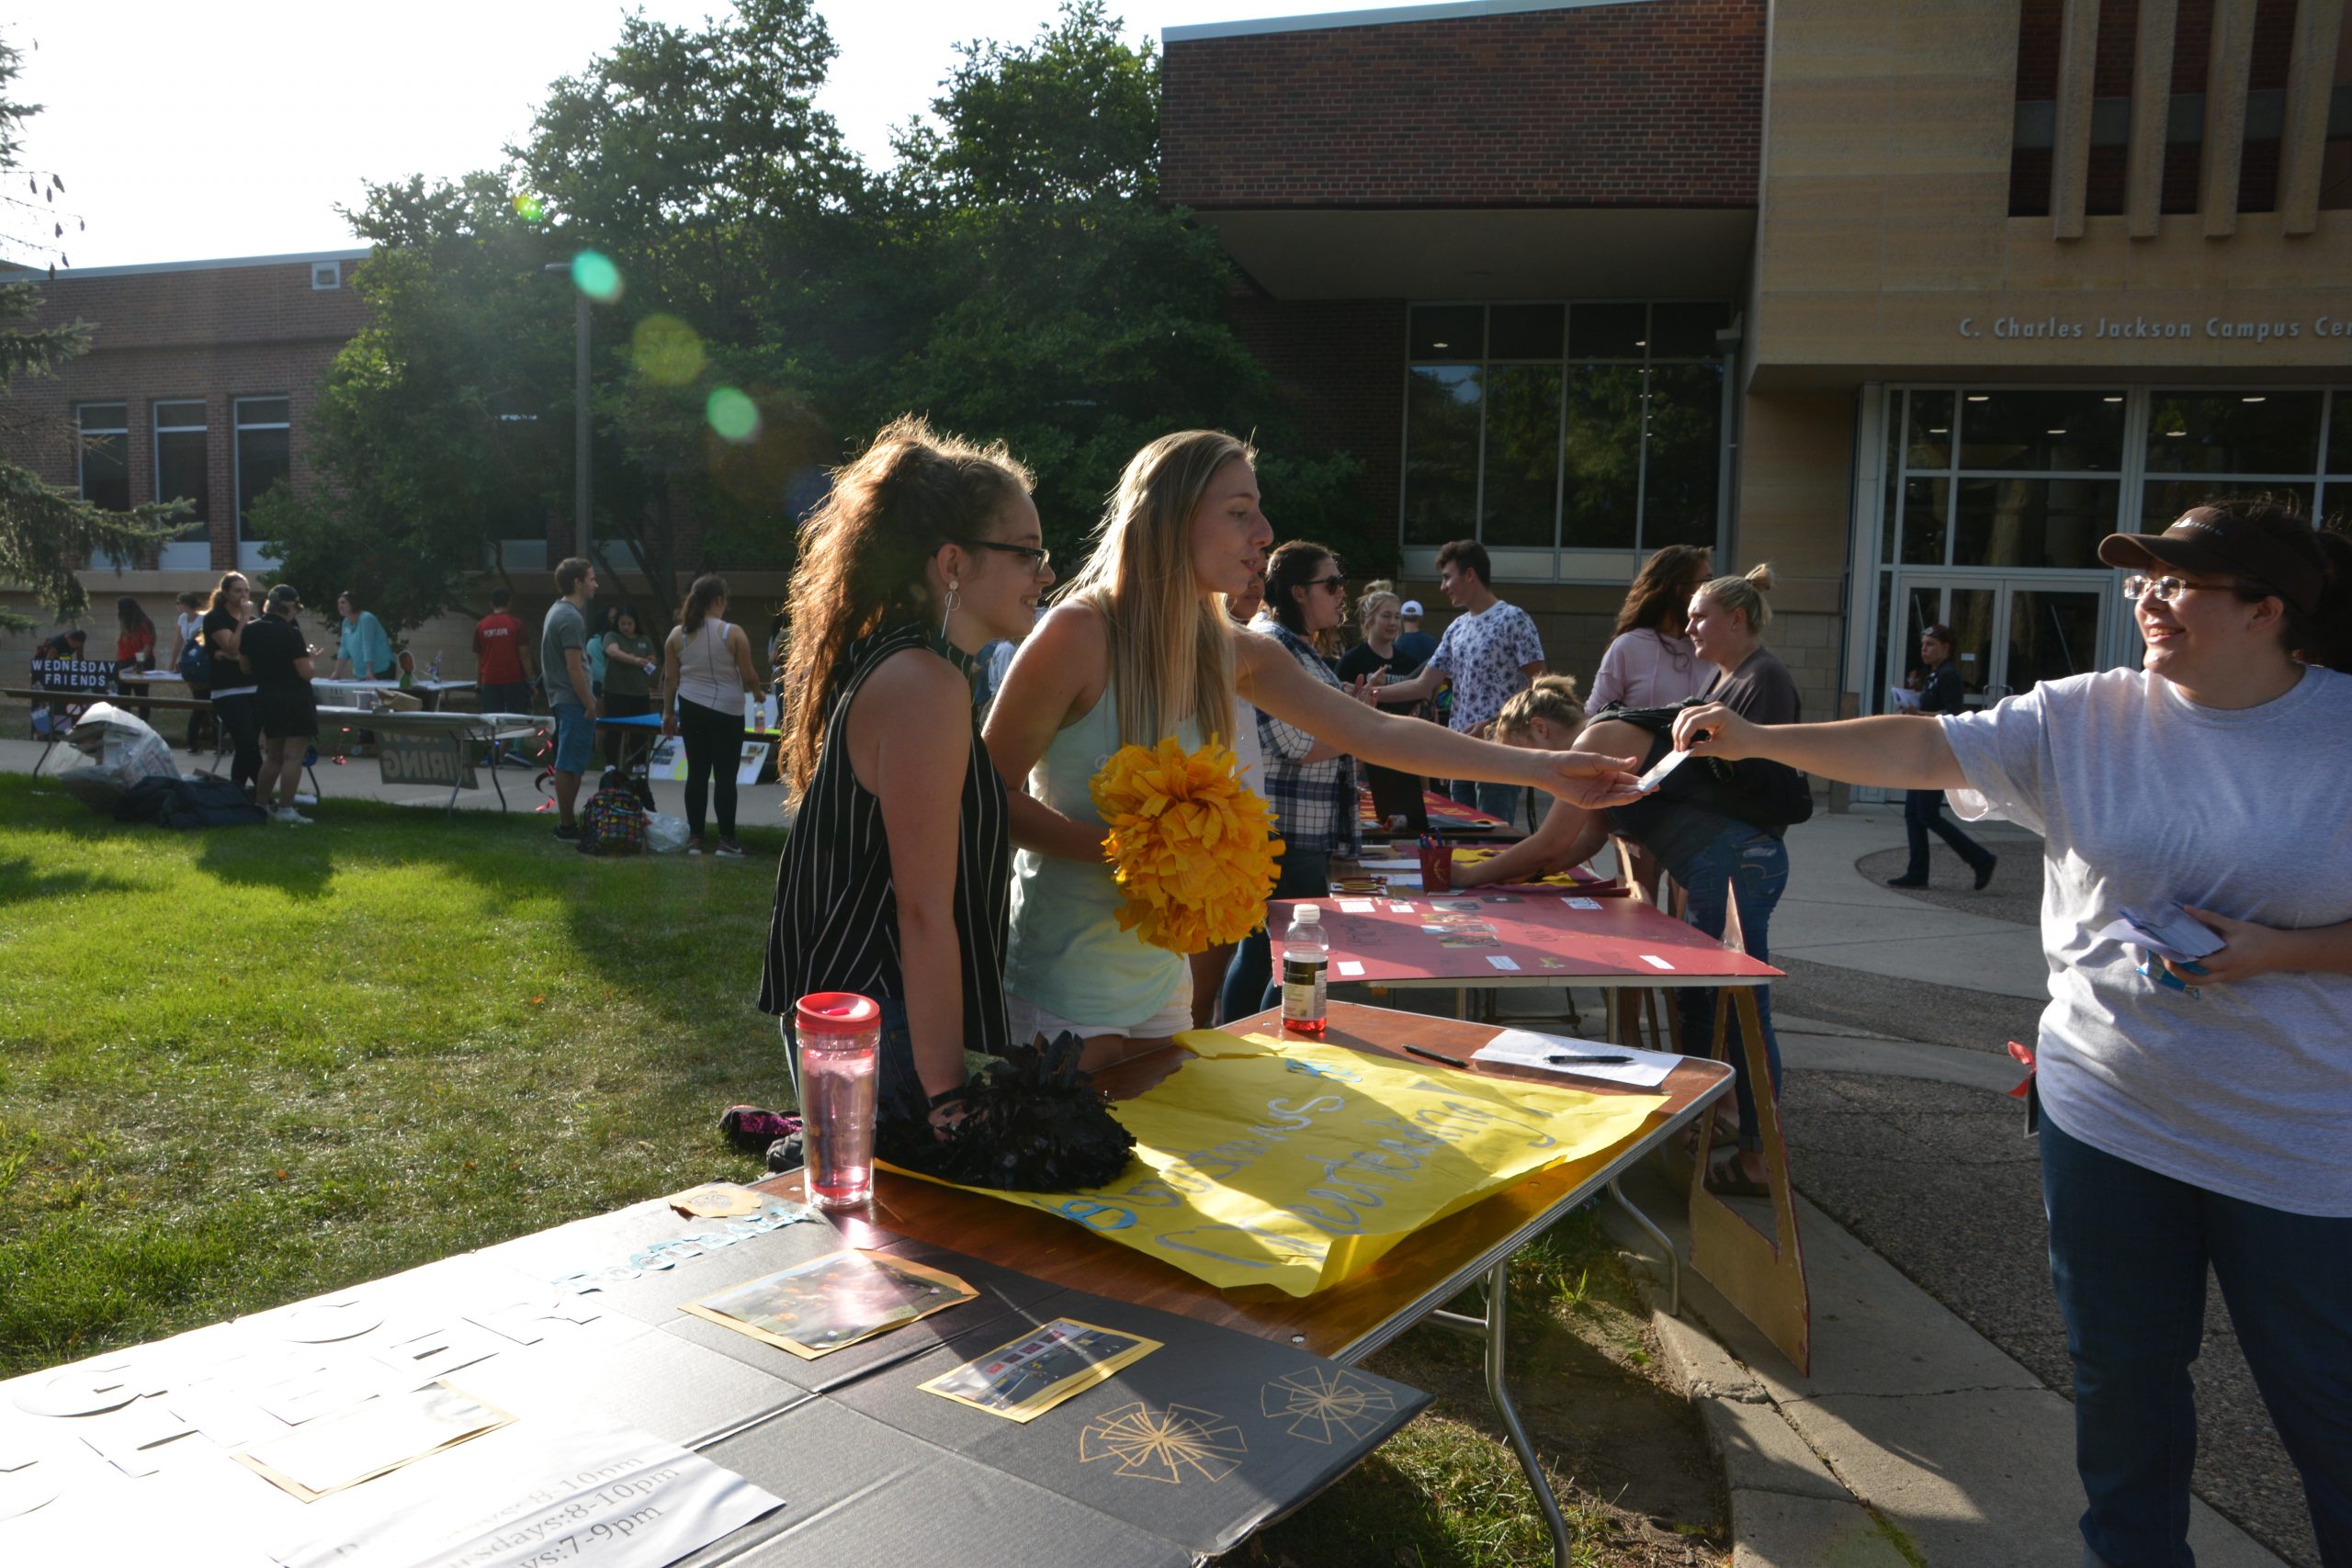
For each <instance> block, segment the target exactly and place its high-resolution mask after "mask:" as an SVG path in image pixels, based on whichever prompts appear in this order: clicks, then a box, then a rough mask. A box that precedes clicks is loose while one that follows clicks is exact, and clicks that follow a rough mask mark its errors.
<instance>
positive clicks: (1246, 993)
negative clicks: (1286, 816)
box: [1217, 850, 1331, 1021]
mask: <svg viewBox="0 0 2352 1568" xmlns="http://www.w3.org/2000/svg"><path fill="white" fill-rule="evenodd" d="M1330 893H1331V855H1330V852H1329V851H1328V850H1284V851H1283V858H1282V865H1281V868H1280V870H1278V871H1277V872H1276V873H1275V875H1274V890H1273V891H1272V893H1270V894H1268V895H1267V897H1269V898H1326V897H1330ZM1273 973H1274V944H1273V938H1272V933H1270V932H1269V931H1267V930H1266V928H1265V927H1263V926H1260V927H1259V928H1258V929H1257V930H1256V931H1251V932H1250V934H1249V935H1248V936H1245V937H1243V938H1242V939H1241V945H1239V946H1238V947H1237V948H1235V949H1234V950H1233V956H1232V958H1230V959H1229V960H1227V963H1226V965H1225V984H1224V986H1223V987H1220V988H1219V989H1218V991H1217V1008H1218V1010H1219V1011H1220V1012H1221V1013H1222V1014H1223V1015H1224V1017H1225V1018H1226V1019H1227V1020H1228V1021H1230V1020H1232V1019H1237V1018H1248V1017H1249V1016H1250V1014H1251V1013H1253V1012H1256V1011H1258V1010H1260V1009H1261V1008H1270V1007H1272V1006H1273V1005H1274V1004H1275V1003H1276V1002H1278V1001H1280V1000H1282V996H1283V988H1282V987H1281V986H1279V985H1277V984H1275V983H1274V979H1273Z"/></svg>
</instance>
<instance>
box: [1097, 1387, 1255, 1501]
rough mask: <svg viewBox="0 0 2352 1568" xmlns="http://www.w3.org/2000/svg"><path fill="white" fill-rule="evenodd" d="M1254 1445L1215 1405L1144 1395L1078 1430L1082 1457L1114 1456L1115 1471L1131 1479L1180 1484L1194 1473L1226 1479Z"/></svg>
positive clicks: (1208, 1478) (1204, 1478)
mask: <svg viewBox="0 0 2352 1568" xmlns="http://www.w3.org/2000/svg"><path fill="white" fill-rule="evenodd" d="M1249 1452H1250V1445H1249V1443H1248V1441H1247V1440H1245V1439H1244V1438H1242V1436H1241V1430H1240V1428H1239V1427H1235V1426H1233V1425H1231V1424H1230V1423H1228V1422H1227V1420H1226V1419H1225V1417H1224V1416H1219V1415H1218V1414H1217V1413H1216V1411H1214V1410H1196V1409H1194V1408H1193V1406H1191V1405H1189V1404H1171V1405H1169V1406H1168V1407H1167V1408H1166V1409H1164V1410H1156V1409H1154V1408H1152V1407H1151V1406H1150V1405H1148V1404H1145V1403H1144V1402H1143V1401H1141V1400H1137V1401H1136V1402H1135V1403H1134V1404H1122V1405H1120V1406H1119V1407H1118V1408H1117V1409H1116V1410H1111V1411H1106V1412H1104V1413H1103V1415H1100V1416H1096V1417H1095V1418H1094V1419H1093V1420H1091V1421H1089V1422H1088V1423H1087V1424H1086V1426H1085V1428H1084V1429H1083V1430H1081V1431H1080V1433H1079V1435H1078V1461H1079V1463H1080V1464H1091V1463H1093V1462H1094V1461H1096V1460H1102V1459H1107V1460H1110V1461H1114V1464H1115V1467H1116V1468H1115V1469H1114V1471H1113V1473H1114V1474H1115V1475H1118V1476H1121V1477H1123V1478H1125V1479H1126V1480H1130V1481H1160V1482H1165V1483H1168V1484H1169V1485H1170V1486H1180V1485H1182V1484H1183V1483H1184V1481H1185V1480H1186V1479H1187V1478H1188V1477H1190V1478H1193V1479H1198V1480H1202V1481H1222V1480H1224V1479H1225V1478H1226V1477H1227V1476H1228V1475H1230V1474H1232V1473H1233V1472H1235V1471H1236V1470H1238V1469H1239V1468H1240V1467H1241V1461H1242V1460H1243V1459H1244V1458H1246V1457H1248V1455H1249Z"/></svg>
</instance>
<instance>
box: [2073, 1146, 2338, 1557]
mask: <svg viewBox="0 0 2352 1568" xmlns="http://www.w3.org/2000/svg"><path fill="white" fill-rule="evenodd" d="M2041 1201H2042V1204H2043V1206H2044V1208H2046V1209H2047V1210H2048V1212H2049V1215H2050V1277H2051V1282H2052V1284H2053V1285H2055V1286H2056V1287H2057V1292H2058V1310H2059V1311H2060V1313H2061V1314H2064V1317H2065V1320H2066V1353H2067V1355H2068V1356H2069V1357H2070V1358H2072V1359H2073V1361H2074V1363H2075V1468H2076V1469H2077V1470H2079V1471H2080V1472H2082V1479H2083V1491H2084V1493H2085V1495H2086V1496H2087V1497H2088V1499H2089V1502H2090V1506H2089V1507H2088V1508H2087V1509H2086V1510H2085V1512H2084V1514H2083V1523H2082V1529H2083V1541H2084V1544H2085V1547H2086V1556H2085V1558H2084V1561H2085V1562H2097V1561H2098V1560H2101V1559H2103V1560H2105V1562H2109V1563H2111V1564H2113V1568H2188V1563H2189V1562H2190V1558H2189V1554H2188V1474H2189V1467H2190V1465H2191V1463H2192V1462H2193V1461H2195V1459H2196V1457H2197V1409H2196V1402H2195V1398H2194V1396H2193V1394H2192V1393H2191V1392H2190V1388H2189V1382H2188V1364H2189V1363H2190V1362H2191V1361H2193V1360H2195V1359H2197V1351H2198V1347H2199V1342H2200V1341H2201V1340H2202V1338H2203V1337H2204V1332H2205V1271H2206V1269H2207V1267H2208V1266H2209V1265H2210V1266H2211V1269H2212V1271H2213V1277H2214V1278H2215V1279H2216V1280H2220V1281H2221V1286H2222V1300H2223V1301H2224V1302H2226V1303H2228V1304H2229V1309H2230V1322H2231V1323H2232V1324H2233V1325H2234V1326H2235V1327H2236V1329H2237V1335H2238V1344H2239V1347H2240V1348H2242V1349H2244V1350H2245V1359H2246V1365H2247V1366H2248V1367H2249V1368H2251V1369H2252V1370H2253V1372H2254V1381H2255V1386H2256V1387H2257V1388H2259V1389H2260V1390H2261V1391H2262V1402H2263V1404H2266V1405H2267V1406H2268V1407H2269V1410H2270V1419H2271V1420H2272V1421H2273V1422H2275V1423H2276V1424H2277V1425H2278V1436H2279V1438H2280V1439H2281V1440H2282V1441H2283V1442H2284V1443H2285V1444H2286V1446H2287V1452H2288V1455H2289V1456H2290V1458H2292V1459H2293V1460H2294V1461H2295V1468H2296V1469H2297V1470H2299V1471H2301V1472H2302V1477H2303V1496H2304V1499H2305V1500H2306V1502H2307V1503H2308V1504H2309V1506H2310V1507H2311V1514H2312V1529H2313V1532H2314V1533H2315V1534H2316V1535H2317V1536H2318V1537H2319V1555H2320V1561H2321V1562H2324V1563H2325V1564H2327V1565H2328V1568H2346V1565H2352V1219H2326V1218H2322V1217H2318V1216H2315V1215H2311V1214H2291V1213H2287V1212H2286V1211H2284V1210H2281V1209H2269V1208H2265V1207H2263V1206H2262V1205H2261V1204H2259V1203H2250V1202H2247V1201H2245V1200H2244V1199H2240V1198H2225V1197H2223V1196H2222V1195H2221V1194H2220V1193H2218V1192H2210V1191H2207V1190H2205V1189H2203V1188H2200V1187H2192V1186H2190V1185H2189V1184H2188V1182H2185V1181H2177V1180H2175V1179H2173V1178H2171V1177H2168V1176H2159V1175H2157V1174H2156V1173H2155V1172H2154V1171H2152V1170H2148V1169H2145V1168H2143V1167H2140V1166H2137V1165H2134V1164H2132V1163H2131V1161H2129V1160H2124V1159H2119V1158H2117V1157H2116V1156H2113V1155H2110V1154H2108V1153H2106V1152H2105V1151H2103V1150H2100V1149H2096V1148H2093V1147H2092V1146H2091V1145H2088V1144H2086V1143H2084V1142H2082V1141H2081V1140H2080V1139H2077V1138H2074V1137H2070V1136H2068V1135H2067V1134H2066V1133H2065V1132H2064V1131H2063V1130H2062V1129H2060V1127H2059V1126H2058V1124H2057V1122H2054V1121H2053V1120H2052V1119H2051V1117H2050V1116H2049V1114H2048V1113H2047V1112H2046V1111H2045V1112H2044V1113H2043V1115H2042V1118H2041ZM2087 1553H2096V1556H2091V1555H2088V1554H2087Z"/></svg>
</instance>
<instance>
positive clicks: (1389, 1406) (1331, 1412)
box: [1258, 1367, 1397, 1443]
mask: <svg viewBox="0 0 2352 1568" xmlns="http://www.w3.org/2000/svg"><path fill="white" fill-rule="evenodd" d="M1258 1408H1259V1409H1260V1410H1261V1412H1263V1413H1264V1414H1265V1416H1266V1417H1267V1418H1268V1419H1269V1420H1273V1421H1286V1422H1288V1423H1289V1424H1290V1435H1291V1436H1292V1437H1294V1438H1306V1440H1307V1441H1308V1442H1310V1443H1329V1441H1331V1434H1332V1431H1333V1430H1334V1429H1335V1428H1336V1429H1337V1430H1338V1431H1340V1433H1341V1434H1343V1435H1344V1436H1345V1437H1347V1438H1349V1440H1351V1441H1353V1440H1355V1439H1357V1438H1362V1437H1363V1435H1364V1434H1365V1433H1367V1432H1374V1431H1377V1430H1379V1428H1380V1424H1381V1422H1382V1420H1383V1419H1385V1417H1387V1416H1391V1415H1393V1414H1395V1413H1396V1409H1397V1399H1396V1396H1395V1395H1393V1394H1391V1393H1389V1392H1388V1391H1387V1390H1386V1389H1385V1388H1382V1387H1381V1386H1380V1385H1379V1384H1377V1383H1373V1382H1365V1381H1364V1380H1363V1379H1362V1378H1359V1377H1357V1376H1355V1375H1354V1374H1352V1373H1351V1372H1348V1371H1343V1370H1341V1369H1340V1368H1338V1367H1309V1368H1307V1369H1306V1371H1297V1372H1293V1373H1291V1375H1290V1376H1288V1377H1285V1378H1276V1379H1275V1380H1274V1381H1273V1382H1270V1383H1268V1384H1267V1385H1266V1386H1265V1387H1264V1388H1262V1389H1261V1390H1260V1391H1259V1393H1258Z"/></svg>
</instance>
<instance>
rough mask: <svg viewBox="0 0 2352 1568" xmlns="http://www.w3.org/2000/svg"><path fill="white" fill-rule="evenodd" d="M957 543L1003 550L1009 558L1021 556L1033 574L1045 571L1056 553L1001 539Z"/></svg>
mask: <svg viewBox="0 0 2352 1568" xmlns="http://www.w3.org/2000/svg"><path fill="white" fill-rule="evenodd" d="M956 543H957V544H959V545H964V546H967V547H970V548H973V549H977V550H1001V551H1003V552H1004V553H1005V554H1006V555H1009V556H1019V557H1020V558H1022V559H1023V560H1025V561H1027V562H1028V563H1029V570H1031V571H1033V572H1035V571H1043V570H1046V568H1047V567H1048V566H1051V565H1052V564H1053V559H1054V552H1053V551H1051V550H1049V549H1046V547H1044V546H1042V545H1008V544H1006V543H1005V542H1004V541H1003V540H1001V539H958V540H956Z"/></svg>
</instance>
